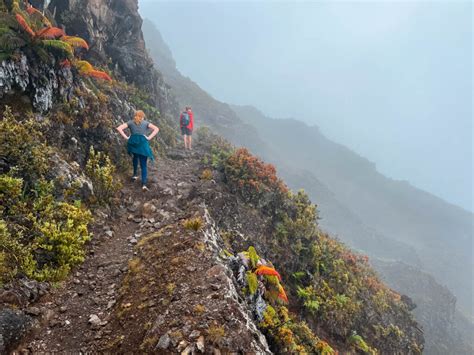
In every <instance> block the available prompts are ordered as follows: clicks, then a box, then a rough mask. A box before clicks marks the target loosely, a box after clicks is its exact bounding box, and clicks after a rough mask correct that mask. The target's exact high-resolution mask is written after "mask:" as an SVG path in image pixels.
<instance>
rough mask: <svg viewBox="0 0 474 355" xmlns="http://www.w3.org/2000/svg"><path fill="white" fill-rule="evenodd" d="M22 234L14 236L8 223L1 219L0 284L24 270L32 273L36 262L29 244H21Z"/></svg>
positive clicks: (26, 272)
mask: <svg viewBox="0 0 474 355" xmlns="http://www.w3.org/2000/svg"><path fill="white" fill-rule="evenodd" d="M19 239H21V234H20V235H18V236H17V237H15V236H12V235H11V234H10V232H9V231H8V228H7V223H6V222H5V221H4V220H0V286H1V285H2V284H3V283H5V282H8V281H11V280H13V279H14V278H15V276H16V275H17V274H18V273H20V272H22V273H25V274H31V273H32V272H33V271H34V268H35V266H36V265H35V262H34V260H33V257H32V253H31V250H30V247H29V246H24V245H22V244H21V242H20V240H19Z"/></svg>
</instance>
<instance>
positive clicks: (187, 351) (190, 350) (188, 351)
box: [181, 345, 194, 355]
mask: <svg viewBox="0 0 474 355" xmlns="http://www.w3.org/2000/svg"><path fill="white" fill-rule="evenodd" d="M192 353H194V346H193V345H188V346H187V347H186V349H184V350H183V351H182V352H181V355H189V354H192Z"/></svg>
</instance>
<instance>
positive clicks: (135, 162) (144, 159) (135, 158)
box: [133, 154, 148, 185]
mask: <svg viewBox="0 0 474 355" xmlns="http://www.w3.org/2000/svg"><path fill="white" fill-rule="evenodd" d="M147 159H148V157H146V156H144V155H140V154H133V176H137V174H138V161H139V160H140V169H141V171H142V185H146V180H147V175H148V171H147V168H146V163H147Z"/></svg>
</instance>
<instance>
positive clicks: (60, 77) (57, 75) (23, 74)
mask: <svg viewBox="0 0 474 355" xmlns="http://www.w3.org/2000/svg"><path fill="white" fill-rule="evenodd" d="M33 68H34V69H33ZM73 87H74V86H73V76H72V73H71V70H70V69H68V68H62V69H58V70H53V69H52V68H51V67H49V66H48V65H46V64H43V63H38V62H35V63H31V62H29V61H28V58H27V57H26V56H25V55H22V56H21V57H20V58H19V59H18V60H4V61H2V63H1V64H0V98H3V97H4V96H5V95H6V94H8V93H10V92H11V91H12V90H13V89H16V90H20V92H27V91H28V94H29V95H30V99H31V104H32V105H33V107H34V108H35V109H37V110H38V111H40V112H46V111H48V110H49V109H51V107H52V106H53V101H54V100H53V98H55V99H59V98H64V99H69V98H70V97H71V95H72V90H73Z"/></svg>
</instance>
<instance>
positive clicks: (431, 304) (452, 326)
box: [372, 259, 474, 355]
mask: <svg viewBox="0 0 474 355" xmlns="http://www.w3.org/2000/svg"><path fill="white" fill-rule="evenodd" d="M372 264H373V265H374V267H376V268H377V270H378V271H379V273H380V274H381V277H382V278H383V280H384V281H385V282H386V283H387V284H388V285H389V286H390V287H392V288H393V289H394V290H397V291H399V292H403V293H405V294H408V295H410V296H411V297H412V298H413V301H414V302H415V303H416V304H417V307H416V308H415V309H414V314H415V316H416V319H417V321H418V322H420V324H421V325H422V327H423V329H424V334H425V337H426V349H425V350H426V353H427V354H439V355H441V354H469V353H472V352H473V351H474V348H473V344H472V338H470V335H464V336H463V335H461V333H460V331H459V330H458V329H457V328H458V326H457V324H456V323H457V321H456V297H455V296H454V295H453V294H452V293H451V292H450V291H449V289H447V288H446V287H444V286H442V285H440V284H439V283H437V282H436V280H435V279H434V278H433V277H432V276H430V275H429V274H427V273H425V272H423V271H421V270H420V269H418V268H415V267H413V266H410V265H407V264H405V263H402V262H388V261H382V260H377V259H374V260H372ZM465 323H466V324H465V327H466V328H467V329H464V330H465V331H467V333H468V334H469V332H472V325H469V322H468V321H467V320H466V322H465ZM469 339H471V341H470V344H469V342H468V340H469Z"/></svg>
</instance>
